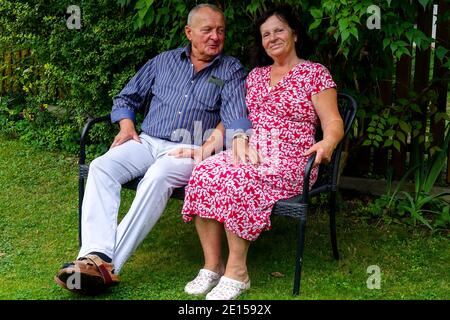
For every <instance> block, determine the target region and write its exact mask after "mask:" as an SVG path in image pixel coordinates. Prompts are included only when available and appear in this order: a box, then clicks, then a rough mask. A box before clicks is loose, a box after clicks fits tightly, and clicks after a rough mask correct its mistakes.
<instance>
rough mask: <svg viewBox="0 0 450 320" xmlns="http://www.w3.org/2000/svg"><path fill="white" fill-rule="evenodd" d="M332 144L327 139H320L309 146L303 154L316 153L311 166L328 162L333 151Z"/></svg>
mask: <svg viewBox="0 0 450 320" xmlns="http://www.w3.org/2000/svg"><path fill="white" fill-rule="evenodd" d="M334 148H335V146H334V144H332V143H331V142H329V141H327V140H321V141H319V142H317V143H316V144H314V145H313V146H312V147H311V148H309V149H308V150H307V151H306V152H305V153H304V154H303V155H304V156H310V155H311V154H313V153H314V152H315V153H316V160H315V161H314V164H313V166H314V167H317V166H318V165H319V164H321V163H329V162H330V161H331V156H332V155H333V151H334Z"/></svg>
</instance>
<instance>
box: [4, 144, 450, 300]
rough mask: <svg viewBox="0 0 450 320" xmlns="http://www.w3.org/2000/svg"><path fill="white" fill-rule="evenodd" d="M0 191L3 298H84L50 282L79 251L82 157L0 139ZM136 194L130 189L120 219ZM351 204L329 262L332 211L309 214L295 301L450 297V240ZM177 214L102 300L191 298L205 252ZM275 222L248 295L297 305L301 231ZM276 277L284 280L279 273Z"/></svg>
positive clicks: (260, 244)
mask: <svg viewBox="0 0 450 320" xmlns="http://www.w3.org/2000/svg"><path fill="white" fill-rule="evenodd" d="M0 188H1V192H0V299H86V297H82V296H78V295H75V294H72V293H70V292H67V291H65V290H63V289H61V288H59V287H58V286H57V285H56V284H54V282H53V276H54V274H55V273H56V271H57V270H58V268H59V267H60V265H61V264H62V262H65V261H69V260H73V259H74V258H75V256H76V253H77V248H78V244H77V165H76V159H75V158H72V157H67V156H64V155H61V154H57V153H50V152H45V151H42V150H36V149H32V148H30V147H29V146H26V145H24V144H23V143H21V142H19V141H9V140H7V139H6V138H0ZM132 197H133V193H132V192H129V191H127V192H124V201H123V202H122V209H121V211H122V214H123V212H124V211H125V209H126V208H127V206H129V204H130V201H131V199H132ZM344 207H346V208H347V210H345V209H344V210H342V212H341V214H340V215H339V216H338V240H339V245H340V253H341V260H339V261H334V260H333V259H332V258H331V249H330V245H329V240H328V224H327V217H326V215H325V214H323V213H322V214H320V213H319V212H316V213H315V214H312V215H311V217H310V219H309V221H308V227H307V236H306V251H305V256H304V269H303V279H302V293H301V295H300V296H299V297H295V299H306V300H309V299H448V298H449V297H450V272H449V267H450V265H449V264H450V263H449V262H450V249H449V239H448V238H445V237H444V236H440V235H437V234H435V235H430V234H429V233H427V232H426V231H424V230H423V229H420V230H419V229H413V228H411V227H406V226H401V225H383V224H369V223H366V222H364V220H363V219H360V218H359V217H358V213H357V212H352V211H354V210H350V209H349V208H350V207H351V206H350V205H349V204H346V205H345V204H344ZM180 208H181V202H179V201H176V200H171V201H170V202H169V205H168V207H167V210H166V212H165V213H164V215H163V217H162V218H161V220H160V222H158V224H157V225H156V227H155V228H154V230H153V231H152V232H151V233H150V234H149V236H148V237H147V238H146V239H145V241H144V243H143V244H142V245H141V246H140V248H139V249H138V251H137V252H136V254H135V255H134V256H133V257H132V258H131V260H130V261H129V263H128V264H126V265H125V267H124V268H123V270H122V273H121V280H122V283H121V284H120V285H119V286H117V287H115V288H113V289H111V291H110V292H109V294H104V295H101V296H99V297H97V299H192V298H191V297H190V296H188V295H186V294H184V293H183V287H184V284H185V283H186V282H187V281H189V280H191V278H192V277H193V276H195V275H196V273H197V271H198V269H199V268H200V267H201V265H202V253H201V249H200V245H199V242H198V239H197V236H196V233H195V229H194V226H193V225H192V224H185V223H183V222H182V220H181V218H180V215H179V212H180ZM317 211H323V210H317ZM273 225H274V228H273V229H272V231H270V232H266V233H264V234H263V235H262V236H261V237H260V239H259V240H258V241H257V242H255V243H254V244H253V245H252V246H251V248H250V253H249V262H248V264H249V272H250V277H251V279H252V288H251V290H250V291H249V292H248V293H246V294H245V295H243V296H242V299H294V297H293V296H292V295H291V290H292V279H293V271H294V268H293V266H294V261H293V260H294V255H295V240H296V237H295V231H296V225H295V224H294V223H293V220H290V219H287V218H282V217H275V218H274V219H273ZM371 265H377V266H379V267H380V269H381V288H380V289H378V290H377V289H373V290H369V289H368V288H367V284H366V281H367V278H368V277H369V276H370V274H368V273H367V268H368V267H369V266H371ZM276 271H277V272H280V273H281V274H282V275H284V276H282V277H273V276H272V275H271V273H273V272H276ZM89 299H90V298H89ZM197 299H202V297H199V298H197Z"/></svg>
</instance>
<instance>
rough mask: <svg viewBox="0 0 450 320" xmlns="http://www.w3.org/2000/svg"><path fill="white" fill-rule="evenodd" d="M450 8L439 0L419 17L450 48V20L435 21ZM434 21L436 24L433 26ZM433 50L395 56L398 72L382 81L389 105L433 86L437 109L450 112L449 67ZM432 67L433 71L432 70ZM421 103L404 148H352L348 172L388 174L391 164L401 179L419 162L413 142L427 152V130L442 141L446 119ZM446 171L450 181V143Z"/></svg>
mask: <svg viewBox="0 0 450 320" xmlns="http://www.w3.org/2000/svg"><path fill="white" fill-rule="evenodd" d="M449 9H450V5H449V3H448V2H447V1H446V0H439V3H438V4H437V5H435V6H434V8H433V7H428V9H427V10H426V11H425V13H424V14H419V15H418V19H417V28H418V29H419V30H421V31H423V32H424V33H425V34H426V35H427V36H432V32H433V31H434V32H435V34H434V35H435V37H436V39H438V40H439V42H440V43H443V44H444V46H445V47H446V48H450V23H449V21H439V20H438V22H437V23H436V24H435V19H436V16H437V15H439V14H443V13H445V12H448V11H449ZM433 10H434V11H435V12H434V13H433ZM436 11H437V12H436ZM433 18H435V19H433ZM434 24H435V28H433V25H434ZM433 29H434V30H433ZM432 54H434V55H435V54H436V53H435V50H433V49H432V48H429V49H427V50H425V51H422V50H419V49H418V48H417V49H416V51H415V58H414V59H413V58H412V57H410V56H406V55H403V56H402V58H401V59H400V60H399V61H394V58H393V60H392V63H393V64H394V65H395V74H392V75H391V77H390V78H388V79H384V80H383V81H381V82H380V93H381V99H382V101H383V103H384V104H385V105H390V104H392V102H393V101H394V100H395V99H401V98H407V95H408V92H409V91H410V90H411V89H412V90H414V91H415V92H416V93H421V92H423V91H425V90H427V89H430V88H432V89H434V90H435V91H436V92H437V94H438V98H437V111H438V112H441V113H447V114H449V110H450V106H449V105H448V98H449V97H448V96H447V95H448V82H449V81H448V80H449V76H450V73H449V70H448V69H447V68H444V67H442V65H441V62H440V60H439V59H438V58H436V57H432ZM433 58H434V59H433ZM432 63H433V65H432ZM431 71H432V72H433V74H430V72H431ZM420 107H421V118H419V119H415V120H418V121H421V122H422V129H421V132H420V135H419V136H417V137H416V138H411V139H409V140H408V143H407V145H402V147H401V150H400V151H397V150H396V149H390V150H389V149H387V148H374V147H363V146H360V147H358V148H356V149H355V148H350V150H351V153H350V154H349V159H348V165H347V168H346V170H345V172H344V173H345V174H346V175H350V176H364V175H367V173H371V174H372V175H375V176H377V175H380V176H382V175H386V173H387V171H388V169H389V168H391V169H393V174H394V178H396V179H399V178H400V177H401V176H403V174H404V173H405V171H406V170H407V167H408V164H409V163H414V162H415V159H412V158H413V152H411V150H412V148H413V145H414V144H418V146H419V149H420V153H421V154H423V153H424V144H423V143H422V142H421V141H422V140H425V139H426V133H427V132H428V133H431V134H432V137H433V145H437V146H439V145H442V143H443V140H444V135H445V132H444V130H445V120H440V121H438V122H435V119H434V118H433V117H430V116H429V110H428V105H426V104H423V105H421V106H420ZM361 127H363V126H361ZM444 174H445V180H446V182H447V183H450V147H449V152H448V157H447V167H446V169H444Z"/></svg>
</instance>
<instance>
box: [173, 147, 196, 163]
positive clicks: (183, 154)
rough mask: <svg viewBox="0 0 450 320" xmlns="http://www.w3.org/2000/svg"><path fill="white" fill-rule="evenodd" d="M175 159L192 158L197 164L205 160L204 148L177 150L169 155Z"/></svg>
mask: <svg viewBox="0 0 450 320" xmlns="http://www.w3.org/2000/svg"><path fill="white" fill-rule="evenodd" d="M167 155H169V156H173V157H175V158H192V159H194V162H195V164H199V163H200V162H201V161H202V160H203V148H201V147H200V148H177V149H174V150H172V151H170V152H168V153H167Z"/></svg>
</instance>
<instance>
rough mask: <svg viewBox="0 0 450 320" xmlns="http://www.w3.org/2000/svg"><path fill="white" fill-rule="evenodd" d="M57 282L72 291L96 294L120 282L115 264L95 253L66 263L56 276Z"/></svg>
mask: <svg viewBox="0 0 450 320" xmlns="http://www.w3.org/2000/svg"><path fill="white" fill-rule="evenodd" d="M54 280H55V282H56V283H57V284H58V285H59V286H61V287H63V288H64V289H67V290H69V291H72V292H76V293H81V294H86V295H95V294H99V293H101V292H103V291H105V290H106V289H107V288H109V287H111V286H114V285H117V284H119V276H118V275H116V274H114V265H113V264H112V263H108V262H106V261H104V260H102V259H101V258H100V257H98V256H96V255H94V254H88V255H86V256H85V257H82V258H79V259H78V260H76V261H74V262H72V263H69V264H66V265H64V266H63V267H62V268H61V270H59V272H58V274H57V275H56V276H55V278H54Z"/></svg>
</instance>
